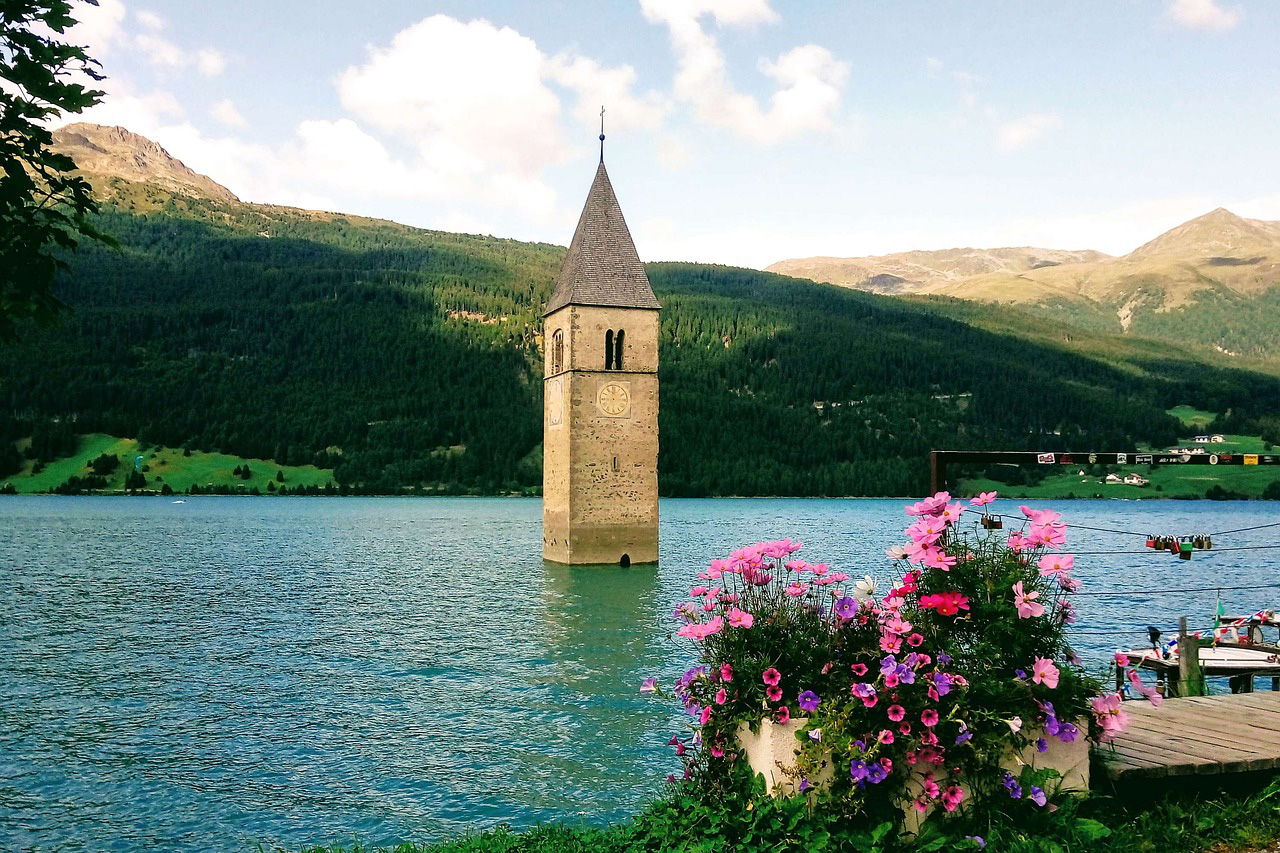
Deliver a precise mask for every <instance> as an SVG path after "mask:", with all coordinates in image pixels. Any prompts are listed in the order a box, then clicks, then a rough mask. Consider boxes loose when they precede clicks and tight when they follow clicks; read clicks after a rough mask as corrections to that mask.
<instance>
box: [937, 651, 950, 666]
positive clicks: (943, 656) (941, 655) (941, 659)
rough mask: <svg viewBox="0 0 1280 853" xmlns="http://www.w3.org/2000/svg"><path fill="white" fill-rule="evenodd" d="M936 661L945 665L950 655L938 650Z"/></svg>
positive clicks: (948, 661)
mask: <svg viewBox="0 0 1280 853" xmlns="http://www.w3.org/2000/svg"><path fill="white" fill-rule="evenodd" d="M938 663H940V664H942V665H943V666H946V665H947V664H949V663H951V655H949V654H947V653H946V652H938Z"/></svg>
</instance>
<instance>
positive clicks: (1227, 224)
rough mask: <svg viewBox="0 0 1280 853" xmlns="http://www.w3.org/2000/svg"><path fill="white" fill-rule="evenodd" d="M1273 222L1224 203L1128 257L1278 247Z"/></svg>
mask: <svg viewBox="0 0 1280 853" xmlns="http://www.w3.org/2000/svg"><path fill="white" fill-rule="evenodd" d="M1275 240H1276V236H1275V232H1274V230H1273V223H1268V222H1260V221H1258V220H1255V219H1245V218H1243V217H1241V216H1237V215H1236V214H1234V213H1232V212H1231V211H1229V210H1227V209H1226V208H1225V207H1219V208H1217V209H1215V210H1211V211H1209V212H1208V213H1206V214H1204V215H1203V216H1197V217H1196V218H1195V219H1191V220H1189V221H1187V222H1184V223H1182V224H1181V225H1178V226H1176V227H1174V228H1171V229H1169V230H1168V231H1166V232H1164V233H1163V234H1161V235H1160V236H1159V237H1156V238H1155V239H1154V240H1152V241H1150V242H1149V243H1144V244H1143V245H1141V246H1139V247H1138V248H1136V249H1134V250H1133V251H1132V252H1130V253H1129V254H1128V255H1126V256H1125V257H1127V258H1149V257H1152V256H1155V255H1171V256H1172V255H1177V256H1183V257H1204V256H1223V257H1236V256H1238V255H1241V253H1250V252H1257V251H1260V250H1264V249H1266V248H1268V247H1269V248H1271V249H1272V250H1274V248H1275Z"/></svg>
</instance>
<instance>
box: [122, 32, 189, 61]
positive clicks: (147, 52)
mask: <svg viewBox="0 0 1280 853" xmlns="http://www.w3.org/2000/svg"><path fill="white" fill-rule="evenodd" d="M130 46H131V47H133V48H134V49H136V50H140V51H142V53H143V54H144V56H145V57H146V60H147V62H148V63H150V64H151V65H156V66H159V67H161V68H185V67H187V66H188V65H190V64H191V57H190V55H188V53H187V52H186V51H185V50H183V49H182V48H180V47H178V46H177V45H176V44H174V43H173V42H171V41H169V40H168V39H166V38H163V37H161V36H158V35H155V34H153V33H138V34H137V35H135V36H134V37H133V38H132V39H131V45H130Z"/></svg>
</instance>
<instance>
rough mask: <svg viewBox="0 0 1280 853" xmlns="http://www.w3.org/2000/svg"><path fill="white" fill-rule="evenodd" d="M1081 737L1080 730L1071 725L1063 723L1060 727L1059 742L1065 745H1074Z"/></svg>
mask: <svg viewBox="0 0 1280 853" xmlns="http://www.w3.org/2000/svg"><path fill="white" fill-rule="evenodd" d="M1079 736H1080V730H1079V729H1078V728H1076V727H1075V726H1073V725H1072V724H1071V723H1063V724H1062V725H1061V726H1059V727H1058V740H1060V741H1062V742H1063V743H1072V742H1074V741H1075V739H1076V738H1077V737H1079Z"/></svg>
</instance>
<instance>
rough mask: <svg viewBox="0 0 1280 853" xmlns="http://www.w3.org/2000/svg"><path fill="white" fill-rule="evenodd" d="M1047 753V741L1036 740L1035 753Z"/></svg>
mask: <svg viewBox="0 0 1280 853" xmlns="http://www.w3.org/2000/svg"><path fill="white" fill-rule="evenodd" d="M1048 751H1049V741H1047V740H1045V739H1044V738H1042V737H1038V738H1036V752H1048Z"/></svg>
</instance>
